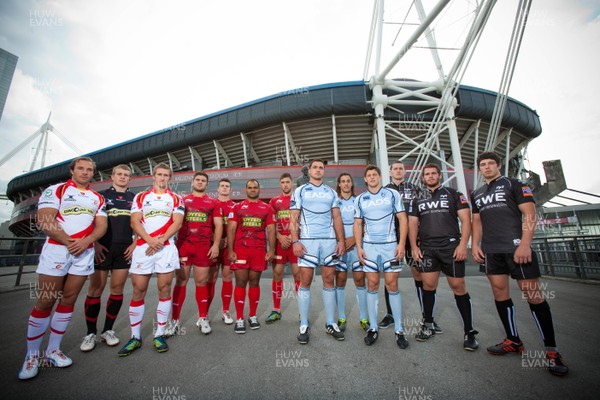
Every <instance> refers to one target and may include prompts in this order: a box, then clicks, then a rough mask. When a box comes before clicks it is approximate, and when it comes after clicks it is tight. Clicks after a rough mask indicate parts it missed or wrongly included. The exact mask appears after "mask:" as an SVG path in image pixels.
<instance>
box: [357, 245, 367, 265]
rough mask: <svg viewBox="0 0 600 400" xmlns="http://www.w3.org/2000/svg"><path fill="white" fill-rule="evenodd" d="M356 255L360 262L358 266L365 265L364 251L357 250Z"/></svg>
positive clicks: (365, 255)
mask: <svg viewBox="0 0 600 400" xmlns="http://www.w3.org/2000/svg"><path fill="white" fill-rule="evenodd" d="M356 254H357V255H358V261H359V262H360V264H361V265H365V261H366V259H367V254H366V253H365V251H364V250H363V249H362V248H360V249H358V251H357V252H356Z"/></svg>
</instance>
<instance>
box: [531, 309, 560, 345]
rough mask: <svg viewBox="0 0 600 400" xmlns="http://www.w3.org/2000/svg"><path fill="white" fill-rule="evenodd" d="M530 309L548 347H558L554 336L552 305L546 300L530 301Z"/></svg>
mask: <svg viewBox="0 0 600 400" xmlns="http://www.w3.org/2000/svg"><path fill="white" fill-rule="evenodd" d="M529 309H530V310H531V314H532V315H533V319H535V322H536V325H537V326H538V329H539V330H540V335H542V340H543V341H544V345H545V346H546V347H556V339H555V337H554V324H553V323H552V312H551V311H550V305H549V304H548V302H547V301H546V300H544V302H543V303H540V304H531V303H529Z"/></svg>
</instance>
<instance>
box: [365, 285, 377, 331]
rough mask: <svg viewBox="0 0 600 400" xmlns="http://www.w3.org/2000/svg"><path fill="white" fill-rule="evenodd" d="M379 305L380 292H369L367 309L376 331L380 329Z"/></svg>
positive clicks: (373, 328) (372, 327)
mask: <svg viewBox="0 0 600 400" xmlns="http://www.w3.org/2000/svg"><path fill="white" fill-rule="evenodd" d="M378 307H379V292H371V291H368V292H367V310H368V311H369V324H370V325H371V329H372V330H374V331H377V330H379V327H378V326H377V308H378Z"/></svg>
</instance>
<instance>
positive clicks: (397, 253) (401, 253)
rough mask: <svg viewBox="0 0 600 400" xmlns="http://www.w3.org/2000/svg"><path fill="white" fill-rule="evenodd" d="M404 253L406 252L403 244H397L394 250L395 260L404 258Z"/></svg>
mask: <svg viewBox="0 0 600 400" xmlns="http://www.w3.org/2000/svg"><path fill="white" fill-rule="evenodd" d="M404 253H406V250H405V248H404V246H401V245H398V247H396V250H394V256H395V257H396V260H398V261H402V260H403V259H404Z"/></svg>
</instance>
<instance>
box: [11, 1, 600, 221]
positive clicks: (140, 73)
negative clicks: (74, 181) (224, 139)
mask: <svg viewBox="0 0 600 400" xmlns="http://www.w3.org/2000/svg"><path fill="white" fill-rule="evenodd" d="M472 3H474V1H473V0H471V1H466V0H455V1H454V2H453V3H452V7H451V8H449V9H448V11H446V12H445V14H444V16H443V17H442V19H440V22H439V23H438V24H437V25H436V29H437V38H438V40H439V42H440V45H441V46H446V47H454V48H456V47H458V46H459V45H460V43H462V42H461V40H462V39H464V36H462V35H464V30H465V26H466V23H467V21H468V19H469V14H468V10H469V4H472ZM498 3H499V4H497V5H496V7H495V9H494V12H493V14H492V17H491V19H490V22H489V24H488V26H487V28H486V30H485V32H484V35H483V37H482V39H481V41H480V43H479V46H478V48H477V50H476V53H475V56H474V58H473V60H472V62H471V64H470V66H469V69H468V70H467V73H466V75H465V77H464V79H463V84H467V85H472V86H477V87H481V88H484V89H489V90H494V91H497V90H498V87H499V84H500V77H501V73H502V66H503V63H504V59H505V55H506V51H507V45H508V41H509V37H510V32H511V29H512V24H513V20H514V16H515V13H516V10H517V5H518V1H517V0H503V1H499V2H498ZM408 4H410V2H407V1H402V2H400V1H392V0H388V1H387V2H386V5H387V8H386V21H388V22H401V21H402V20H403V19H404V16H405V14H406V8H407V6H408ZM425 4H426V8H427V9H430V8H431V7H432V4H433V2H432V1H425ZM372 7H373V1H368V0H336V1H316V0H303V1H300V0H295V1H285V0H271V1H260V0H259V1H241V0H240V1H237V0H230V1H219V2H207V1H166V0H156V1H118V0H102V1H99V0H90V1H75V0H72V1H67V0H54V1H33V0H30V1H16V0H14V1H2V2H0V48H3V49H5V50H7V51H9V52H11V53H13V54H15V55H17V56H18V57H19V61H18V64H17V69H16V71H15V75H14V78H13V81H12V86H11V89H10V92H9V96H8V99H7V103H6V106H5V109H4V114H3V116H2V120H1V121H0V139H1V140H2V148H1V149H0V157H2V156H4V155H5V154H6V153H8V152H9V151H10V149H12V148H14V147H15V146H16V145H17V144H18V143H20V142H21V141H22V140H23V139H24V138H26V137H27V136H29V135H31V134H32V133H33V132H35V130H36V129H37V128H39V127H40V126H41V125H42V123H43V122H44V121H45V120H46V118H47V116H48V113H49V112H50V111H51V112H52V121H51V122H52V124H53V125H54V126H55V127H56V128H57V129H58V130H59V131H60V132H61V133H63V134H64V135H65V136H67V137H68V138H69V139H70V141H71V142H72V143H73V144H74V145H75V146H77V147H78V148H80V149H81V150H82V151H84V152H89V151H93V150H97V149H100V148H103V147H107V146H109V145H113V144H116V143H119V142H121V141H125V140H129V139H132V138H135V137H138V136H140V135H145V134H148V133H150V132H154V131H158V130H161V129H163V128H166V127H169V126H172V125H176V124H179V123H182V122H185V121H188V120H191V119H195V118H198V117H201V116H204V115H206V114H209V113H212V112H217V111H220V110H223V109H225V108H229V107H232V106H235V105H238V104H241V103H244V102H247V101H251V100H255V99H258V98H261V97H264V96H268V95H272V94H275V93H278V92H282V91H287V90H291V89H295V88H302V87H306V86H311V85H319V84H324V83H331V82H341V81H351V80H360V79H362V78H363V69H364V63H365V56H366V49H367V43H368V36H369V35H368V33H369V27H370V23H371V14H372ZM599 15H600V1H598V0H574V1H564V0H545V1H534V2H533V6H532V9H531V13H530V18H529V21H528V25H527V29H526V32H525V37H524V40H523V44H522V47H521V51H520V54H519V59H518V63H517V68H516V71H515V74H514V79H513V82H512V86H511V89H510V93H509V95H510V96H511V97H513V98H515V99H517V100H519V101H521V102H523V103H525V104H527V105H528V106H530V107H531V108H533V109H535V110H537V112H538V114H539V115H540V118H541V123H542V128H543V132H542V135H541V136H540V137H539V138H537V139H535V140H534V141H533V142H532V144H531V145H530V146H529V152H528V154H529V160H530V168H531V169H532V170H534V171H537V172H538V173H540V174H541V175H542V176H543V169H542V161H544V160H553V159H561V160H562V163H563V167H564V170H565V174H566V178H567V184H568V186H569V187H571V188H574V189H579V190H584V191H589V192H593V193H600V178H599V177H598V174H597V173H596V170H597V169H598V167H597V162H596V160H597V155H596V154H597V151H598V149H599V148H600V146H599V145H600V134H599V132H600V119H599V118H598V117H599V114H600V113H599V111H598V109H599V106H598V104H597V103H598V101H597V93H598V92H599V89H600V78H599V74H598V71H600V56H599V54H598V43H600V17H599ZM407 22H415V19H414V18H411V17H409V18H408V19H407ZM397 31H398V25H394V24H390V25H387V26H386V31H385V33H386V36H385V40H384V46H385V49H384V57H383V62H382V64H384V65H387V63H388V61H387V60H389V56H390V55H391V54H393V53H395V52H396V51H398V48H399V46H401V45H402V44H403V42H404V40H405V36H406V34H407V32H408V30H404V31H402V32H401V34H400V35H399V36H398V39H397V40H396V42H395V47H391V44H392V42H393V38H394V36H395V34H396V33H397ZM421 44H424V43H421ZM427 54H428V53H427V52H426V51H424V50H421V51H420V52H419V51H418V50H415V51H414V52H413V54H411V57H407V58H406V59H405V60H403V61H402V63H400V64H399V65H398V67H397V68H396V69H395V70H394V71H393V73H392V74H390V76H392V77H403V78H413V79H422V80H433V79H435V78H436V75H435V73H434V72H433V70H430V68H429V65H430V62H429V63H428V62H427V61H425V60H424V59H422V58H420V57H424V56H427ZM455 54H456V51H454V50H447V51H444V52H443V56H444V57H446V58H447V59H448V60H451V59H452V58H453V57H454V56H455ZM447 65H449V64H447ZM448 69H449V68H448ZM448 69H447V70H448ZM447 70H446V71H447ZM371 73H372V72H371ZM32 148H33V145H30V146H27V147H26V148H25V149H24V150H23V151H22V152H21V153H19V155H18V156H17V157H15V158H14V159H13V160H12V161H11V162H10V163H8V164H5V165H3V166H2V167H1V168H2V179H1V180H0V192H5V188H6V184H7V183H8V181H9V180H10V179H12V178H13V177H15V176H17V175H20V174H21V173H22V172H23V171H24V170H26V169H27V167H28V165H29V163H30V161H31V159H32V154H33V153H32ZM49 148H50V150H51V151H50V153H49V154H48V156H47V158H48V164H51V163H55V162H59V161H62V160H64V159H67V158H71V157H73V156H74V153H73V152H72V151H71V150H70V149H69V148H68V147H66V146H64V145H63V144H62V143H60V141H59V140H57V139H54V138H52V139H51V140H50V142H49ZM11 209H12V203H10V202H3V203H2V204H0V222H1V221H4V220H5V219H6V218H8V217H9V215H10V210H11Z"/></svg>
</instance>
